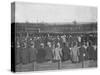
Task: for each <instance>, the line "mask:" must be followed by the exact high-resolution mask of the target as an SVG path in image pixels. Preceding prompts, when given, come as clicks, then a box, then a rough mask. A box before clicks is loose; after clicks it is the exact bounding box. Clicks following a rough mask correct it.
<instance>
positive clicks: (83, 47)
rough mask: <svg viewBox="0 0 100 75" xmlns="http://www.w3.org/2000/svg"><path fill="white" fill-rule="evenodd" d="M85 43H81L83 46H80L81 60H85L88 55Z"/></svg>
mask: <svg viewBox="0 0 100 75" xmlns="http://www.w3.org/2000/svg"><path fill="white" fill-rule="evenodd" d="M85 49H86V48H85V45H84V44H81V47H80V48H79V62H83V61H84V59H85V56H86V50H85Z"/></svg>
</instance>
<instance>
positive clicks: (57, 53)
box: [54, 43, 62, 62]
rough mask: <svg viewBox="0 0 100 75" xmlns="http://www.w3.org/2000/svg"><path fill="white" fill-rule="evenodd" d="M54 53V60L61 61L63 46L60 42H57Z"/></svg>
mask: <svg viewBox="0 0 100 75" xmlns="http://www.w3.org/2000/svg"><path fill="white" fill-rule="evenodd" d="M54 53H55V54H54V60H57V61H60V62H61V56H62V48H60V43H57V45H56V48H55V50H54Z"/></svg>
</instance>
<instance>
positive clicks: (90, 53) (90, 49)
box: [87, 42, 94, 60]
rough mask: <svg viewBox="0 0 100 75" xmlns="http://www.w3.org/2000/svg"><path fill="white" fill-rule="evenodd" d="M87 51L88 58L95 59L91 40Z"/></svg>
mask: <svg viewBox="0 0 100 75" xmlns="http://www.w3.org/2000/svg"><path fill="white" fill-rule="evenodd" d="M87 52H88V59H89V60H93V58H94V48H93V46H92V43H91V42H89V46H88V47H87Z"/></svg>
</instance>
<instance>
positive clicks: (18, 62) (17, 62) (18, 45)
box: [15, 41, 21, 65]
mask: <svg viewBox="0 0 100 75" xmlns="http://www.w3.org/2000/svg"><path fill="white" fill-rule="evenodd" d="M15 51H16V52H15V53H16V54H15V56H16V65H17V64H20V63H21V46H20V43H19V41H17V45H16V49H15Z"/></svg>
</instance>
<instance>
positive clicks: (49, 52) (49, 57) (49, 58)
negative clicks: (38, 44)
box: [45, 42, 53, 63]
mask: <svg viewBox="0 0 100 75" xmlns="http://www.w3.org/2000/svg"><path fill="white" fill-rule="evenodd" d="M45 52H46V57H45V59H46V61H48V62H49V63H51V62H52V58H53V53H52V47H51V42H47V46H46V47H45Z"/></svg>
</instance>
